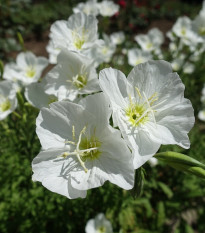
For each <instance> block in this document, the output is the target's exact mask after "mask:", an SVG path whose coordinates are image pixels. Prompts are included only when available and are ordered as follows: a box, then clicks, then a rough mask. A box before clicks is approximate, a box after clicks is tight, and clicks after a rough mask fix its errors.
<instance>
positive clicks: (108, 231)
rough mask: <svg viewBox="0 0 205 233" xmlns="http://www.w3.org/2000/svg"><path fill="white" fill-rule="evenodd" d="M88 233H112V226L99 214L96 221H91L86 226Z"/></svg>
mask: <svg viewBox="0 0 205 233" xmlns="http://www.w3.org/2000/svg"><path fill="white" fill-rule="evenodd" d="M85 232H86V233H112V232H113V230H112V224H111V222H110V221H109V220H107V219H106V217H105V215H104V214H103V213H100V214H98V215H97V216H96V217H95V218H94V219H90V220H89V221H88V222H87V224H86V226H85Z"/></svg>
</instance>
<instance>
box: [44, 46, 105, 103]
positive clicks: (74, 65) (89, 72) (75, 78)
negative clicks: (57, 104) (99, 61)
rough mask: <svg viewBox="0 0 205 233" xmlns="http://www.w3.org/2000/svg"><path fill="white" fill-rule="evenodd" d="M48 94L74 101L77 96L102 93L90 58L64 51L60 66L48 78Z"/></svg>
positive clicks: (61, 54)
mask: <svg viewBox="0 0 205 233" xmlns="http://www.w3.org/2000/svg"><path fill="white" fill-rule="evenodd" d="M46 82H47V84H46V86H45V89H46V93H47V94H49V95H52V94H53V95H55V96H57V97H58V99H59V100H63V99H69V100H71V101H73V100H74V99H76V98H77V95H79V94H80V95H82V94H91V93H94V92H98V91H100V90H101V89H100V87H99V81H98V78H97V72H96V69H95V68H94V67H93V61H92V60H90V59H89V58H87V57H85V56H83V55H81V54H78V53H74V52H71V51H69V50H67V49H63V50H62V51H61V53H60V54H59V56H58V64H57V65H56V66H55V67H54V68H53V69H52V70H51V71H50V72H49V73H48V74H47V76H46Z"/></svg>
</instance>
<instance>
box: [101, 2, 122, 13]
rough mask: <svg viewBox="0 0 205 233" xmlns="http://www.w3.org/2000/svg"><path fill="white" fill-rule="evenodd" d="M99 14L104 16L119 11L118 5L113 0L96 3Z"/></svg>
mask: <svg viewBox="0 0 205 233" xmlns="http://www.w3.org/2000/svg"><path fill="white" fill-rule="evenodd" d="M98 8H99V14H100V15H102V16H104V17H111V16H113V15H114V14H116V13H117V12H118V11H119V8H120V7H119V5H117V4H115V3H114V2H113V1H107V0H104V1H102V2H100V3H98Z"/></svg>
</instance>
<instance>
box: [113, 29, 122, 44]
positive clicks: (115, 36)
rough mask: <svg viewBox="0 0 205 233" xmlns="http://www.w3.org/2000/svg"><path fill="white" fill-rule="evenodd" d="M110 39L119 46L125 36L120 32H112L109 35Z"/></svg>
mask: <svg viewBox="0 0 205 233" xmlns="http://www.w3.org/2000/svg"><path fill="white" fill-rule="evenodd" d="M110 39H111V41H112V42H113V43H114V44H115V45H120V44H122V43H123V42H124V40H125V34H124V32H122V31H121V32H114V33H112V34H111V35H110Z"/></svg>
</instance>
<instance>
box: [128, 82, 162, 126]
mask: <svg viewBox="0 0 205 233" xmlns="http://www.w3.org/2000/svg"><path fill="white" fill-rule="evenodd" d="M135 90H136V92H137V95H138V96H139V99H140V101H139V103H137V102H135V103H134V102H133V100H132V98H131V96H130V97H129V106H128V108H127V109H126V110H125V114H126V116H127V117H128V120H129V122H130V123H131V124H132V125H133V126H134V127H137V126H139V125H140V124H145V123H146V122H147V121H148V120H149V119H150V115H151V116H152V118H153V120H154V122H155V123H156V121H155V116H154V112H155V110H153V109H152V107H151V106H152V105H153V103H154V102H155V101H156V100H157V99H158V98H157V93H154V94H153V95H152V96H151V97H150V98H147V96H146V95H145V93H144V92H143V93H142V94H143V95H141V93H140V90H139V89H138V88H137V87H135Z"/></svg>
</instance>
